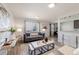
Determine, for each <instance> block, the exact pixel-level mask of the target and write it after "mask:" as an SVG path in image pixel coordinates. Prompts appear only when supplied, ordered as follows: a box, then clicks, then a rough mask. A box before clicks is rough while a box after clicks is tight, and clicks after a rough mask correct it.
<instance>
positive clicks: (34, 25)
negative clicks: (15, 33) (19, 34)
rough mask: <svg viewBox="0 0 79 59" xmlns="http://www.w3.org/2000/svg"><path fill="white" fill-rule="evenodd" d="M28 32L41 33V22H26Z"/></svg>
mask: <svg viewBox="0 0 79 59" xmlns="http://www.w3.org/2000/svg"><path fill="white" fill-rule="evenodd" d="M25 26H26V28H25V29H26V32H39V22H32V21H26V25H25Z"/></svg>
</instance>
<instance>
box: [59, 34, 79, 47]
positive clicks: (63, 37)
mask: <svg viewBox="0 0 79 59" xmlns="http://www.w3.org/2000/svg"><path fill="white" fill-rule="evenodd" d="M76 37H77V36H76V35H74V34H64V33H59V35H58V42H60V43H63V44H65V45H68V46H71V47H73V48H77V46H78V47H79V44H78V42H79V40H78V39H77V38H76ZM77 41H78V42H77Z"/></svg>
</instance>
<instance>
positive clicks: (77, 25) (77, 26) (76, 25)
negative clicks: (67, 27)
mask: <svg viewBox="0 0 79 59" xmlns="http://www.w3.org/2000/svg"><path fill="white" fill-rule="evenodd" d="M74 28H75V29H79V20H74Z"/></svg>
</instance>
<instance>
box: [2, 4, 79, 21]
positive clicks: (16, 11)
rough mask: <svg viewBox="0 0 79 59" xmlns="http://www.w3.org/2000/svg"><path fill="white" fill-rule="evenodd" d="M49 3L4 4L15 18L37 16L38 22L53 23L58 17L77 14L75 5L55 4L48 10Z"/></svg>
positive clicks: (77, 5)
mask: <svg viewBox="0 0 79 59" xmlns="http://www.w3.org/2000/svg"><path fill="white" fill-rule="evenodd" d="M48 4H49V3H6V4H4V5H5V6H6V7H7V8H8V9H9V10H10V11H11V13H12V14H13V16H14V17H15V18H26V17H28V16H38V17H39V20H48V21H50V22H51V21H52V22H53V21H54V20H57V19H58V17H60V16H64V15H68V14H74V13H79V4H77V3H75V4H74V3H72V4H71V3H70V4H68V3H56V4H55V7H54V8H51V9H50V8H48Z"/></svg>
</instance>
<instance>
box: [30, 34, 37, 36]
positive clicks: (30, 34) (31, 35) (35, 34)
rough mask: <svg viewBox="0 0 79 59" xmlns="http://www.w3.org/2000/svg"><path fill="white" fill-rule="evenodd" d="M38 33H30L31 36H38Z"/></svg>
mask: <svg viewBox="0 0 79 59" xmlns="http://www.w3.org/2000/svg"><path fill="white" fill-rule="evenodd" d="M37 35H38V33H30V36H37Z"/></svg>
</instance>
